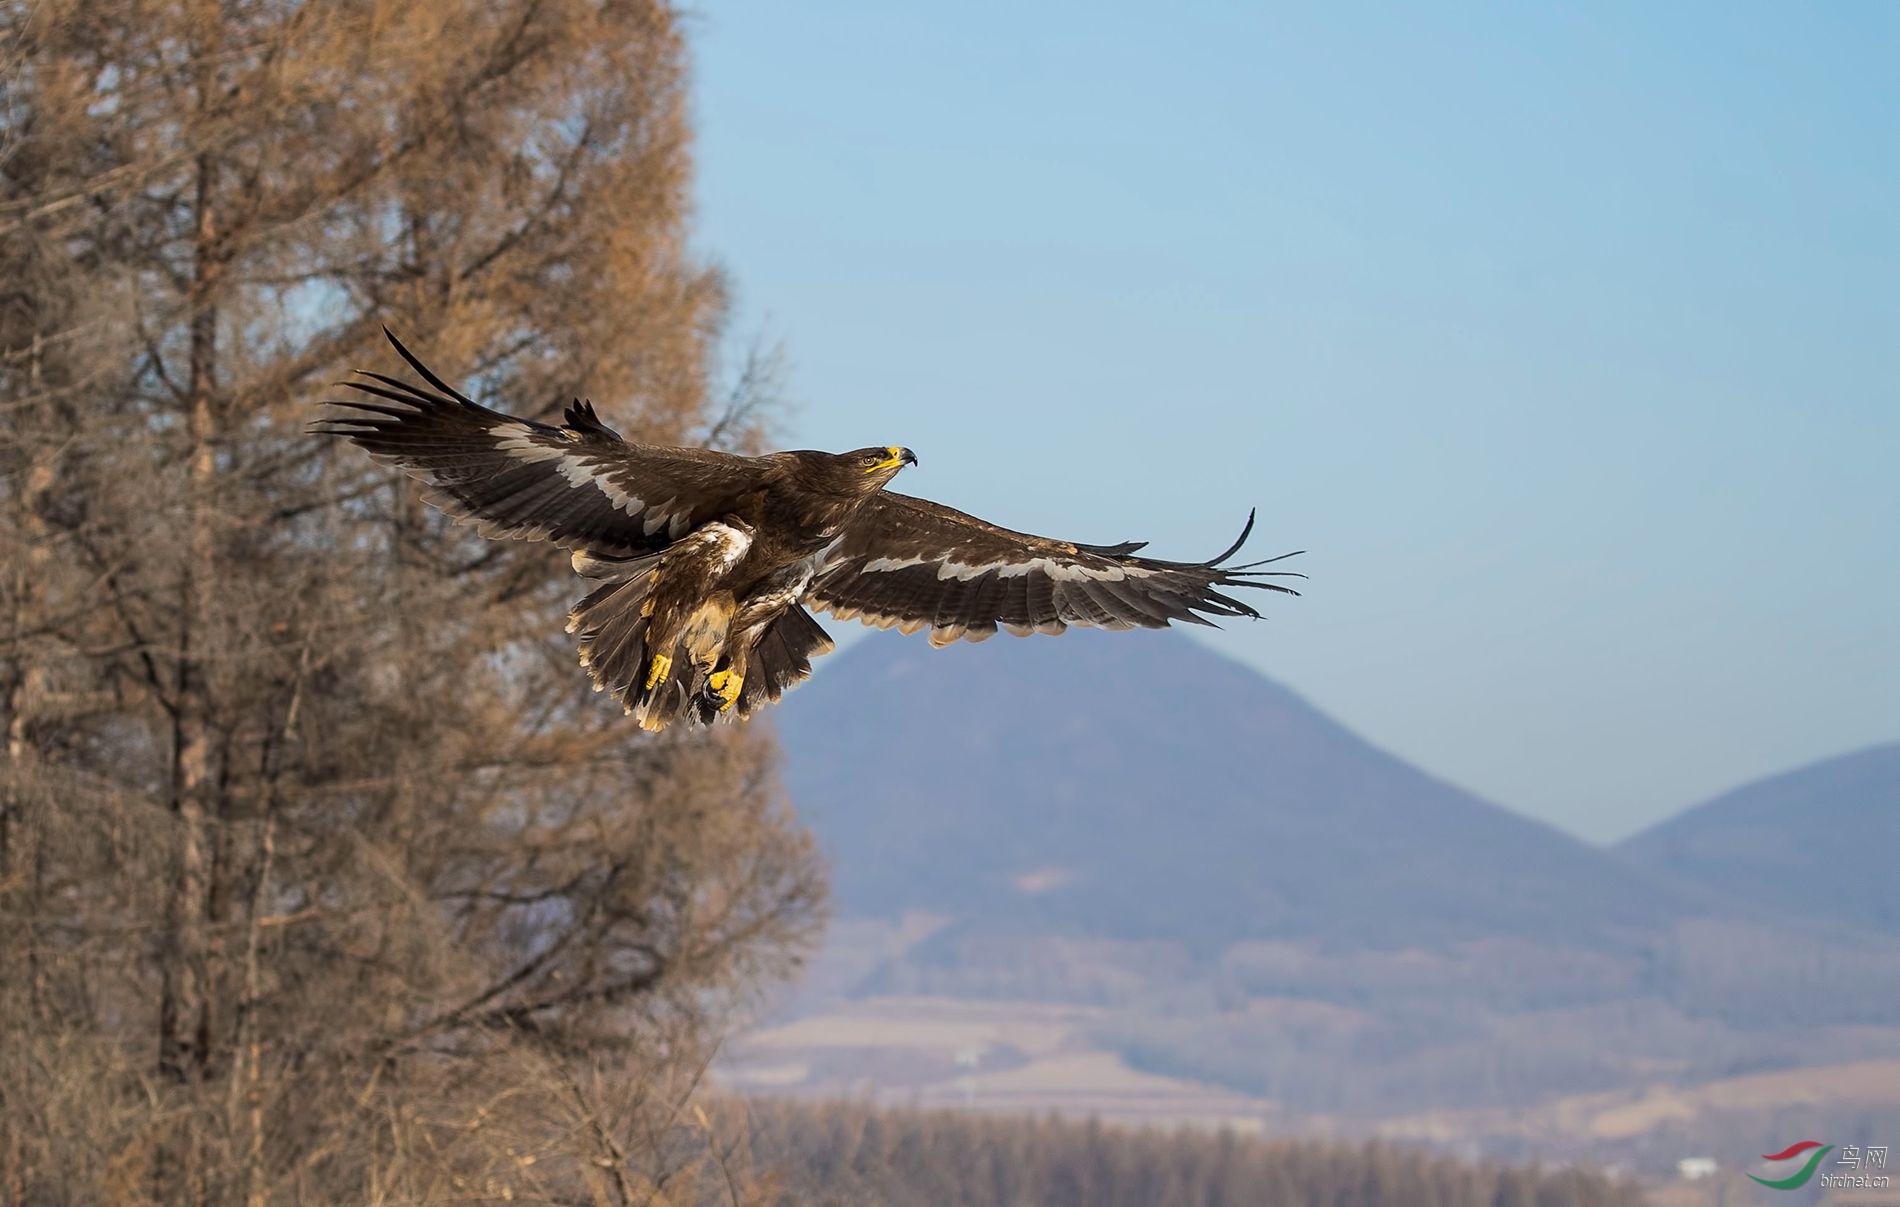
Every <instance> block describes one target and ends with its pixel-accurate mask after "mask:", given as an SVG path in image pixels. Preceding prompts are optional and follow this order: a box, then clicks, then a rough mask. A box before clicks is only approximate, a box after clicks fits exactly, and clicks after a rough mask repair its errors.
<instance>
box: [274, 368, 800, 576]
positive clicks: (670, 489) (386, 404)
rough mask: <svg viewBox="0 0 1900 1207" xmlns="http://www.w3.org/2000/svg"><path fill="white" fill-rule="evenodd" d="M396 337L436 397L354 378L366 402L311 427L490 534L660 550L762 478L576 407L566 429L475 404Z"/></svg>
mask: <svg viewBox="0 0 1900 1207" xmlns="http://www.w3.org/2000/svg"><path fill="white" fill-rule="evenodd" d="M383 334H385V335H388V336H389V342H390V343H391V344H394V345H395V348H396V351H397V352H398V353H400V354H401V355H402V358H403V359H404V360H406V361H408V362H409V367H410V368H412V369H414V370H415V371H416V372H417V373H419V374H421V375H422V377H423V379H424V380H426V381H427V382H428V383H429V385H431V386H433V387H434V389H433V390H428V389H423V388H422V387H420V386H417V385H414V384H412V383H410V382H406V381H401V380H399V379H397V378H394V377H386V376H384V375H383V374H381V373H370V372H361V373H359V374H358V378H359V379H358V380H355V381H348V382H344V383H343V384H344V385H346V386H347V387H349V388H350V389H353V390H356V391H358V392H359V393H361V394H363V395H364V396H365V397H363V398H360V399H348V400H333V401H332V402H331V404H330V405H332V406H337V407H343V408H347V410H346V413H345V414H342V415H339V416H336V417H333V418H329V419H323V420H319V421H318V422H316V423H314V424H312V425H311V430H313V431H316V432H322V433H325V434H328V435H334V436H347V437H348V438H349V439H351V440H354V441H355V442H356V443H358V444H360V445H362V446H363V447H364V448H365V449H367V450H368V451H369V452H370V453H371V454H372V455H374V456H376V457H377V458H379V459H381V460H384V461H390V462H393V463H395V464H396V465H399V466H401V467H402V468H403V469H404V470H406V471H408V473H409V474H410V475H412V476H413V477H416V478H418V479H420V480H422V481H423V482H425V483H427V484H428V487H429V489H428V492H427V495H426V497H427V498H428V500H429V501H430V502H431V503H433V504H435V505H436V506H437V507H440V508H441V509H442V510H443V511H446V512H448V513H449V514H450V515H452V516H455V517H456V518H458V519H466V520H472V521H474V522H475V523H477V524H478V525H479V526H480V530H481V533H482V535H483V536H490V537H514V538H517V539H520V540H547V541H553V542H555V543H556V544H558V545H562V546H565V547H567V548H570V549H580V548H585V549H589V550H593V551H595V552H599V553H606V554H613V555H620V556H626V555H631V554H637V553H647V552H652V551H655V550H658V549H661V548H664V547H665V546H666V545H668V544H670V543H671V542H672V541H673V540H675V539H677V538H678V537H679V536H680V535H681V534H683V533H685V532H686V531H688V530H689V529H691V528H695V527H697V526H699V525H700V524H702V523H704V522H706V521H707V520H710V519H713V518H715V517H716V516H718V515H720V514H721V513H723V512H724V511H725V510H726V509H727V508H728V507H729V506H730V504H731V501H732V500H733V499H734V498H736V497H737V496H739V495H741V494H743V493H745V492H746V491H747V490H750V489H752V488H753V486H754V485H755V484H756V482H757V481H758V478H759V476H760V474H761V473H762V472H763V471H762V467H761V466H760V464H759V463H758V462H757V461H755V460H753V459H752V458H750V457H739V456H734V455H732V454H730V453H721V452H715V451H713V450H711V449H697V448H662V447H658V446H655V445H646V444H629V443H627V442H626V441H624V440H622V439H621V438H620V436H619V435H618V434H616V433H615V432H614V431H613V430H612V429H611V428H609V427H608V426H607V425H606V424H604V423H602V422H601V421H600V419H599V417H598V416H596V415H595V414H594V408H593V406H592V404H590V403H585V402H575V403H574V404H573V405H572V406H570V407H568V408H567V414H566V417H565V421H564V422H563V423H562V424H561V426H559V427H552V426H550V425H548V424H545V423H536V422H534V421H533V420H529V419H518V418H516V417H514V416H513V415H504V414H502V413H501V412H499V411H492V410H490V409H488V408H487V407H485V406H482V405H481V404H479V403H477V402H474V401H472V400H470V399H468V398H466V397H464V396H463V395H462V394H461V393H459V392H458V391H456V390H455V388H454V387H452V386H450V385H448V384H447V383H445V382H443V380H442V379H441V378H439V377H437V376H436V375H435V374H434V373H432V372H430V371H429V369H428V367H427V366H425V365H424V364H423V363H422V362H421V361H420V360H418V359H416V357H415V356H414V355H413V354H412V353H411V352H410V351H409V349H407V348H405V347H403V346H402V343H401V341H399V340H398V339H397V338H396V337H395V336H394V335H389V332H388V331H387V330H385V331H384V333H383Z"/></svg>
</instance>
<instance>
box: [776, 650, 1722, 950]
mask: <svg viewBox="0 0 1900 1207" xmlns="http://www.w3.org/2000/svg"><path fill="white" fill-rule="evenodd" d="M778 719H779V724H780V728H781V732H782V735H783V738H784V743H785V748H786V764H787V776H788V785H789V787H790V789H791V792H792V794H793V799H794V800H795V801H796V802H797V804H798V807H799V809H800V811H801V813H802V814H803V816H804V817H805V819H806V820H807V821H808V822H809V823H810V824H811V825H812V827H813V828H814V829H815V830H816V832H817V833H818V835H819V837H820V838H821V840H822V841H823V843H824V845H825V848H826V850H827V852H828V853H829V854H830V856H831V858H832V867H833V875H834V892H835V899H836V902H837V904H838V906H839V909H840V912H842V913H846V914H857V915H874V916H894V915H896V914H898V913H900V912H902V911H904V910H906V909H914V910H915V909H921V910H929V911H933V912H939V913H943V914H948V915H952V916H955V917H958V918H962V919H971V920H978V921H981V920H995V921H999V922H1006V923H1007V924H1008V925H1009V926H1011V927H1015V928H1022V929H1054V930H1058V931H1061V932H1064V933H1074V934H1081V935H1091V936H1104V937H1113V938H1118V939H1132V940H1156V939H1158V940H1171V941H1174V942H1177V943H1184V944H1187V945H1188V946H1189V947H1190V948H1191V949H1193V950H1195V951H1198V952H1208V951H1214V950H1219V949H1222V948H1224V947H1226V946H1227V945H1229V944H1231V943H1233V942H1235V941H1236V940H1240V939H1271V938H1292V937H1298V938H1302V939H1311V940H1315V941H1319V942H1324V943H1328V944H1338V945H1344V946H1346V947H1354V946H1372V947H1400V946H1406V945H1412V944H1420V943H1434V942H1448V941H1457V940H1462V939H1473V938H1492V937H1497V936H1517V937H1523V938H1529V939H1536V940H1546V941H1551V940H1563V941H1570V942H1575V941H1585V942H1586V943H1589V944H1591V945H1595V944H1600V943H1611V944H1619V943H1620V942H1621V941H1622V940H1623V939H1624V938H1627V937H1629V936H1632V935H1634V934H1636V933H1637V932H1649V931H1653V930H1654V929H1655V928H1657V927H1658V926H1661V925H1664V924H1666V923H1667V922H1668V921H1669V920H1670V919H1671V918H1673V917H1675V916H1678V915H1679V914H1680V913H1681V912H1682V910H1683V908H1684V906H1683V903H1682V901H1681V900H1680V899H1679V897H1678V895H1677V894H1676V893H1675V892H1674V891H1673V890H1671V889H1669V888H1668V887H1667V886H1665V885H1663V884H1662V883H1660V882H1659V881H1657V880H1656V879H1655V878H1653V877H1650V876H1648V875H1646V874H1644V873H1642V872H1640V871H1638V870H1635V869H1633V868H1631V867H1630V866H1628V865H1627V864H1625V863H1624V862H1622V861H1620V860H1618V859H1616V858H1614V857H1613V856H1611V855H1609V854H1606V853H1604V852H1602V851H1600V850H1598V849H1596V848H1593V847H1591V846H1588V845H1586V844H1584V843H1582V842H1580V841H1577V840H1575V839H1573V838H1570V837H1569V836H1567V835H1565V834H1563V833H1561V832H1559V831H1557V830H1555V829H1553V828H1551V827H1549V826H1546V825H1543V824H1541V823H1539V822H1535V821H1532V820H1529V819H1528V818H1525V817H1522V816H1520V815H1518V814H1516V813H1512V812H1509V811H1507V810H1505V809H1502V808H1499V807H1497V806H1494V805H1491V804H1488V803H1486V802H1485V801H1482V800H1479V799H1477V798H1476V797H1474V796H1472V795H1470V794H1469V793H1466V792H1463V791H1461V790H1459V789H1457V788H1455V787H1452V786H1451V785H1449V784H1446V783H1443V782H1441V781H1439V780H1435V779H1433V778H1431V777H1430V776H1428V775H1425V774H1424V773H1422V772H1420V771H1419V770H1417V769H1416V768H1414V767H1412V766H1410V765H1408V764H1406V763H1403V762H1401V761H1400V760H1398V759H1396V758H1394V757H1392V756H1391V755H1388V754H1386V753H1385V752H1383V751H1381V750H1379V749H1377V748H1376V747H1374V746H1372V745H1370V744H1369V743H1367V742H1365V741H1364V740H1362V739H1360V738H1358V737H1357V736H1355V735H1354V734H1352V733H1351V732H1349V731H1348V730H1346V729H1345V728H1343V727H1342V726H1340V725H1339V724H1337V723H1335V722H1334V721H1332V720H1330V719H1329V718H1327V717H1325V716H1324V715H1322V714H1320V713H1319V712H1317V711H1316V710H1315V709H1313V708H1312V707H1311V706H1310V705H1308V704H1307V703H1306V702H1305V701H1303V700H1301V699H1300V698H1299V697H1298V696H1296V695H1294V694H1293V693H1292V692H1290V691H1288V690H1287V689H1285V688H1284V687H1281V686H1279V685H1278V684H1275V683H1273V682H1272V681H1270V680H1268V679H1266V678H1264V677H1263V676H1261V675H1260V674H1258V673H1257V672H1255V671H1253V670H1250V669H1248V668H1247V667H1244V666H1242V665H1240V664H1238V663H1236V662H1233V661H1231V660H1229V659H1227V658H1224V657H1222V656H1220V655H1219V654H1217V653H1215V652H1213V651H1211V650H1209V649H1208V648H1206V647H1205V646H1203V645H1200V644H1197V643H1196V642H1193V641H1191V640H1189V639H1187V638H1185V637H1183V636H1181V635H1179V634H1177V633H1173V632H1160V633H1149V632H1133V633H1097V632H1092V631H1074V632H1070V633H1068V634H1065V635H1063V636H1062V637H1060V638H1057V639H1052V638H1047V637H1043V638H1034V639H1027V640H1024V639H1013V638H1010V637H1007V636H999V637H997V638H995V639H993V640H991V641H989V642H986V643H984V644H982V645H976V646H971V645H957V646H953V647H950V648H948V649H943V650H933V649H931V648H930V646H929V645H928V644H927V643H926V642H924V641H923V640H921V639H918V638H911V639H905V638H901V637H899V636H897V635H895V634H888V633H875V634H871V635H869V636H867V637H866V638H865V639H864V640H862V641H860V642H859V643H857V644H855V645H853V646H852V647H850V648H849V649H847V650H846V651H844V652H842V653H840V654H838V655H834V656H832V657H830V658H827V659H826V660H825V662H824V664H822V665H821V666H820V669H819V671H818V674H817V676H816V678H815V679H814V681H813V682H812V683H810V684H808V685H806V686H805V687H803V688H801V689H799V690H798V691H797V692H795V693H793V694H792V695H791V696H789V697H788V698H787V699H786V701H785V702H784V703H783V705H781V707H780V709H779V713H778Z"/></svg>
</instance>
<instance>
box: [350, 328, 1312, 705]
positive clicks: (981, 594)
mask: <svg viewBox="0 0 1900 1207" xmlns="http://www.w3.org/2000/svg"><path fill="white" fill-rule="evenodd" d="M384 334H385V335H389V333H388V332H387V331H385V332H384ZM389 342H390V343H391V344H392V345H394V346H395V349H396V351H397V353H398V354H399V355H401V357H402V358H403V360H404V361H406V362H407V363H408V364H409V367H410V368H412V369H414V370H415V371H416V373H417V374H419V375H420V376H421V377H422V379H423V381H424V382H426V383H427V386H428V387H429V388H424V387H423V386H420V385H417V384H414V383H412V382H408V381H403V380H401V379H400V378H396V377H390V376H386V375H384V374H381V373H370V372H364V373H361V374H359V377H358V380H354V381H350V382H346V383H344V384H345V385H347V386H348V387H349V388H350V389H353V390H356V391H357V392H358V393H359V394H360V395H361V397H360V398H353V399H348V400H337V401H333V402H332V403H331V405H333V406H336V407H340V408H343V413H341V414H339V415H337V416H335V417H332V418H328V419H323V420H319V421H318V422H317V423H315V424H313V425H312V426H313V430H315V431H318V432H323V433H326V434H330V435H337V436H344V437H347V438H349V439H350V440H353V441H355V442H356V443H357V444H359V445H361V446H362V447H363V448H364V449H366V450H368V451H369V452H370V453H371V454H372V455H374V456H376V457H378V458H380V459H383V460H386V461H390V462H393V463H394V464H396V465H399V466H401V467H402V468H403V469H404V470H406V471H407V472H408V473H410V474H411V475H413V476H414V477H416V478H418V479H420V480H421V481H423V482H424V483H426V484H427V491H426V495H425V497H427V498H428V500H429V501H430V502H431V503H433V504H434V505H436V506H437V507H440V508H441V509H442V510H444V511H446V512H448V513H449V514H450V515H452V516H455V517H457V518H458V519H465V520H470V521H472V522H474V523H476V524H477V525H479V529H480V531H481V533H482V534H483V535H484V536H490V537H512V538H517V539H522V540H545V541H552V542H554V543H555V544H557V545H560V546H562V547H563V548H566V549H569V550H571V551H572V556H573V564H574V569H575V570H576V571H577V572H578V573H580V574H581V575H583V576H584V577H586V578H587V579H589V580H591V581H593V582H594V583H595V584H596V585H595V586H594V588H593V589H592V590H591V591H590V592H589V593H588V594H587V595H586V597H584V598H583V599H582V600H581V601H580V602H579V603H578V604H576V605H575V606H574V609H573V611H572V612H571V613H570V614H569V619H568V630H569V631H570V632H575V633H578V634H579V637H580V659H581V664H582V665H583V666H585V667H586V668H587V670H588V673H589V674H590V675H592V676H593V680H594V686H595V689H596V690H604V691H608V692H611V693H613V696H614V698H615V699H617V700H618V701H620V703H621V704H622V705H624V706H625V708H626V710H627V711H628V712H629V713H631V714H632V715H633V716H634V717H635V718H636V719H637V720H638V721H639V723H640V724H641V725H642V726H644V727H645V728H647V729H656V730H657V729H663V728H665V727H666V726H667V725H668V724H671V723H672V722H674V721H678V720H684V721H686V722H688V723H689V724H690V723H698V724H704V723H709V722H712V721H715V720H718V719H720V718H722V717H735V716H736V717H745V716H748V715H750V714H751V713H752V712H754V711H756V710H757V709H758V708H759V707H761V706H762V705H764V704H767V703H770V702H771V701H774V700H776V699H778V698H779V696H780V695H781V694H782V693H783V692H784V691H785V689H786V688H788V687H791V686H794V685H796V684H797V683H799V682H801V681H802V680H804V679H805V678H806V677H807V676H808V675H810V674H811V659H812V658H813V657H815V656H817V655H819V654H823V653H825V652H827V651H828V650H830V649H831V648H832V642H831V639H830V638H829V637H828V636H826V635H825V632H824V630H823V629H821V628H820V627H819V626H818V623H817V622H816V621H815V620H813V619H812V617H811V613H810V612H808V611H807V610H806V609H807V607H809V608H812V609H816V610H818V611H824V612H829V613H831V614H832V615H833V616H835V617H838V618H839V619H841V620H842V619H851V618H856V619H859V620H862V621H864V622H865V623H866V624H872V625H877V626H879V627H881V628H891V627H895V628H898V629H900V630H902V631H903V632H906V633H910V632H915V631H917V630H919V629H929V630H930V640H931V642H932V643H933V644H936V645H944V644H947V643H949V642H952V641H955V640H957V639H959V638H964V639H967V640H970V641H981V640H982V639H983V638H985V637H988V636H990V635H991V634H993V633H994V632H996V630H997V628H998V627H999V626H1000V627H1002V628H1005V629H1008V630H1009V631H1010V632H1012V633H1017V634H1026V633H1060V632H1061V631H1062V630H1063V629H1064V628H1066V627H1068V626H1069V625H1078V624H1079V625H1095V626H1099V627H1101V628H1109V629H1127V628H1136V627H1140V628H1161V627H1164V626H1166V625H1167V624H1169V623H1170V622H1173V621H1177V620H1179V621H1188V622H1191V623H1195V624H1207V623H1210V621H1208V620H1207V619H1206V618H1207V617H1209V616H1247V617H1258V616H1259V613H1258V612H1256V611H1255V610H1254V609H1253V608H1252V607H1251V606H1249V605H1248V604H1246V603H1244V602H1242V601H1241V600H1238V599H1236V598H1234V597H1233V596H1231V595H1228V594H1226V593H1225V591H1226V589H1230V588H1234V587H1251V588H1258V589H1264V590H1269V591H1279V592H1282V593H1285V594H1288V595H1291V594H1295V592H1294V591H1293V590H1292V589H1291V588H1289V587H1286V586H1282V585H1280V584H1278V583H1275V582H1271V581H1268V580H1269V579H1270V578H1272V577H1275V576H1279V575H1283V574H1284V573H1285V572H1283V571H1272V570H1263V569H1261V568H1260V567H1262V566H1266V565H1269V564H1271V563H1272V562H1277V561H1279V560H1281V559H1280V558H1270V559H1268V560H1267V561H1263V562H1251V563H1248V564H1245V565H1239V566H1226V565H1223V563H1224V562H1226V561H1227V560H1228V559H1229V558H1231V557H1232V556H1233V555H1234V554H1235V553H1237V552H1238V551H1239V549H1240V547H1241V545H1242V544H1243V543H1244V542H1245V541H1246V539H1247V535H1248V533H1249V532H1251V531H1252V530H1253V517H1252V516H1251V515H1249V516H1248V517H1247V527H1246V529H1245V530H1243V531H1242V532H1241V534H1240V539H1239V540H1237V541H1235V542H1234V544H1233V546H1232V547H1230V548H1229V549H1228V550H1227V551H1226V552H1225V553H1223V554H1221V555H1220V556H1219V557H1216V558H1213V559H1211V560H1209V561H1205V562H1170V561H1161V560H1159V559H1156V558H1147V557H1140V556H1137V553H1138V551H1139V550H1140V549H1142V548H1143V547H1144V545H1143V542H1139V541H1131V542H1127V543H1124V544H1120V545H1082V544H1076V543H1073V542H1069V541H1058V540H1051V539H1050V538H1048V537H1040V536H1031V535H1029V534H1027V533H1022V532H1012V531H1010V530H1009V529H1007V528H999V527H997V526H996V525H994V524H990V523H986V522H984V521H983V520H979V519H977V518H976V517H975V516H971V515H966V514H964V513H963V512H961V511H957V510H954V509H953V508H949V507H945V506H943V505H942V504H939V503H932V502H930V501H929V500H927V499H916V498H911V497H910V496H908V495H901V494H897V493H896V492H894V491H889V490H886V489H885V487H886V486H887V485H889V483H890V481H891V479H892V478H894V477H896V476H897V473H898V471H899V470H901V469H903V468H904V467H905V466H906V465H914V464H915V463H916V461H917V458H916V456H915V455H913V454H912V453H911V451H910V450H909V449H907V448H901V447H898V446H896V445H890V446H878V447H872V448H864V449H858V450H857V451H855V452H849V453H825V452H812V451H800V452H784V453H770V454H767V455H765V456H762V457H742V456H738V455H735V454H732V453H722V452H718V451H715V450H712V449H703V448H672V447H665V446H659V445H650V444H634V443H630V442H628V441H626V440H622V439H621V438H620V436H619V435H618V434H617V433H615V432H614V431H613V430H612V429H610V428H609V427H607V425H606V424H604V423H602V422H601V421H600V418H599V417H598V416H597V415H596V414H595V413H594V408H593V406H592V405H591V404H590V403H586V402H580V401H576V402H575V403H574V404H573V405H572V406H570V407H568V408H567V412H566V415H565V416H564V418H563V421H562V423H561V424H560V425H559V426H558V427H557V426H551V425H549V424H544V423H536V422H534V421H533V420H528V419H520V418H516V417H515V416H512V415H505V414H502V413H501V412H499V411H494V410H490V409H489V408H487V407H485V406H482V405H480V404H479V403H476V402H474V401H472V400H471V399H469V398H466V397H464V396H463V395H462V394H461V393H460V392H459V391H457V390H456V389H454V388H453V387H452V386H449V385H448V384H447V383H445V382H444V381H442V379H441V378H439V377H437V376H436V375H435V374H434V373H432V372H431V371H430V370H429V369H428V367H427V366H425V365H424V364H423V363H422V362H421V361H420V360H418V359H417V358H416V356H415V355H414V354H413V353H411V352H410V351H409V350H408V349H407V348H405V347H403V345H402V343H401V342H400V341H398V340H397V339H396V337H395V336H394V335H389ZM1282 556H1283V557H1291V556H1293V555H1292V554H1284V555H1282Z"/></svg>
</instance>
